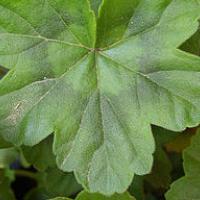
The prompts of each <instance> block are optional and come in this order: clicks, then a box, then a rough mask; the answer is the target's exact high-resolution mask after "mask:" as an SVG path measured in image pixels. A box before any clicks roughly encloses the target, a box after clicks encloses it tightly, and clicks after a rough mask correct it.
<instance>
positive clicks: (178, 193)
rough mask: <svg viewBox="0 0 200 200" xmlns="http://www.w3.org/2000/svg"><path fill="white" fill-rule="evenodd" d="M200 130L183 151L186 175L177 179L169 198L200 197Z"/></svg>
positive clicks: (168, 193) (177, 199)
mask: <svg viewBox="0 0 200 200" xmlns="http://www.w3.org/2000/svg"><path fill="white" fill-rule="evenodd" d="M199 158H200V130H198V131H197V134H196V135H195V136H194V137H193V139H192V143H191V145H190V146H189V147H188V148H186V149H185V151H184V153H183V160H184V164H183V165H184V171H185V176H184V177H182V178H180V179H179V180H177V181H175V182H174V183H173V184H172V185H171V188H170V190H169V191H168V192H167V193H166V199H167V200H183V199H200V193H199V188H200V176H199V173H200V161H199Z"/></svg>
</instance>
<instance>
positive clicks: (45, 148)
mask: <svg viewBox="0 0 200 200" xmlns="http://www.w3.org/2000/svg"><path fill="white" fill-rule="evenodd" d="M52 141H53V138H52V137H48V138H46V139H45V140H43V141H42V142H40V143H39V144H37V145H35V146H34V147H28V146H23V147H22V151H23V154H24V156H25V159H26V160H27V162H28V163H30V164H32V165H33V166H34V167H35V168H36V169H37V170H39V171H45V170H46V169H48V168H51V167H56V161H55V156H54V155H53V152H52Z"/></svg>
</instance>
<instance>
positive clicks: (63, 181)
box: [40, 169, 81, 197]
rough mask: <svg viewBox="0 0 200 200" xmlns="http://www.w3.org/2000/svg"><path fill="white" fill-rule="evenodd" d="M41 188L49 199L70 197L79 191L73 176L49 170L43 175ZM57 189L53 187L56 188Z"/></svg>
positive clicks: (56, 170) (79, 187)
mask: <svg viewBox="0 0 200 200" xmlns="http://www.w3.org/2000/svg"><path fill="white" fill-rule="evenodd" d="M43 176H44V177H43V182H41V183H40V184H41V186H43V187H44V188H45V190H46V194H48V196H50V197H57V196H72V195H75V194H76V193H78V192H79V191H80V190H81V186H80V185H79V184H78V183H77V182H76V180H75V177H74V175H73V174H69V173H63V172H62V171H60V170H58V169H49V170H47V171H46V172H45V173H44V174H43ZM58 185H59V187H55V186H58Z"/></svg>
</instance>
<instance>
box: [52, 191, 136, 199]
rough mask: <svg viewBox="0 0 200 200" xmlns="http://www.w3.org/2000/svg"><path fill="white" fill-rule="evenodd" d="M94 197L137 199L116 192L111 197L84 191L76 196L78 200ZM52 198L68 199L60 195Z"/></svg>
mask: <svg viewBox="0 0 200 200" xmlns="http://www.w3.org/2000/svg"><path fill="white" fill-rule="evenodd" d="M94 199H95V200H135V198H134V197H131V196H130V195H129V194H128V193H124V194H115V195H113V196H111V197H106V196H103V195H101V194H90V193H87V192H85V191H83V192H81V193H80V194H79V195H78V196H77V197H76V200H94ZM51 200H68V198H62V197H58V198H55V199H51ZM69 200H70V199H69Z"/></svg>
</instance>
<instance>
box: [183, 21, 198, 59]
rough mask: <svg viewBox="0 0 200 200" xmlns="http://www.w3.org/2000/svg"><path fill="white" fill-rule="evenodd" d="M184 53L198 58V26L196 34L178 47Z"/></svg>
mask: <svg viewBox="0 0 200 200" xmlns="http://www.w3.org/2000/svg"><path fill="white" fill-rule="evenodd" d="M180 48H181V49H183V50H184V51H187V52H190V53H193V54H195V55H198V56H200V25H199V29H198V30H197V32H196V33H195V34H194V35H193V36H192V37H191V38H190V39H189V40H187V41H186V42H185V43H184V44H183V45H181V47H180Z"/></svg>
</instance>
